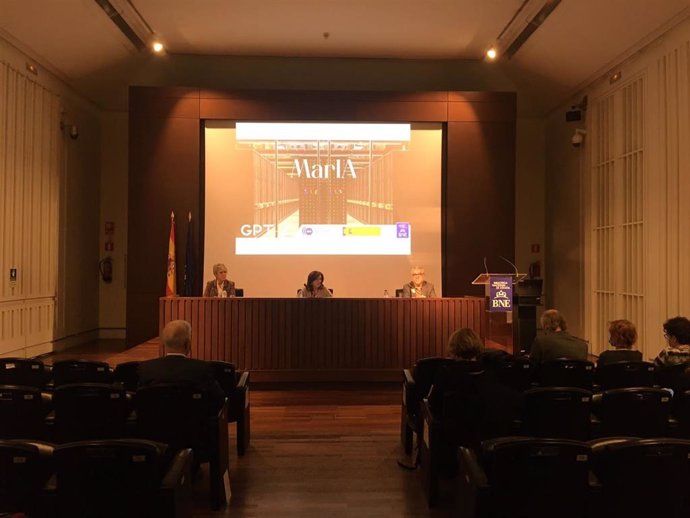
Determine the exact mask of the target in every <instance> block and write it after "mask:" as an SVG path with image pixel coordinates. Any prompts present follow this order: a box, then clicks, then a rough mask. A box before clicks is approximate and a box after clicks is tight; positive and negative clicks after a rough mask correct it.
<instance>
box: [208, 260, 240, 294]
mask: <svg viewBox="0 0 690 518" xmlns="http://www.w3.org/2000/svg"><path fill="white" fill-rule="evenodd" d="M213 276H214V277H215V279H213V280H212V281H208V282H207V283H206V288H205V289H204V297H220V298H225V297H234V296H235V283H234V282H232V281H231V280H229V279H228V278H227V277H228V268H227V266H225V265H224V264H223V263H218V264H214V265H213Z"/></svg>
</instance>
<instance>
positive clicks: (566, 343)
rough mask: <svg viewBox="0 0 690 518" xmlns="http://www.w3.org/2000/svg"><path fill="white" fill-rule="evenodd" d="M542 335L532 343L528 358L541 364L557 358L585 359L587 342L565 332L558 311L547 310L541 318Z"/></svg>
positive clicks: (564, 323)
mask: <svg viewBox="0 0 690 518" xmlns="http://www.w3.org/2000/svg"><path fill="white" fill-rule="evenodd" d="M541 327H542V329H543V330H544V334H543V335H537V336H536V337H535V339H534V342H533V343H532V349H531V354H530V357H531V359H532V360H533V361H534V362H535V363H537V364H541V363H544V362H547V361H550V360H556V359H558V358H567V359H572V360H586V359H587V342H585V341H584V340H582V339H581V338H577V337H575V336H573V335H571V334H569V333H568V332H567V328H568V327H567V324H566V322H565V318H563V316H562V315H561V314H560V312H559V311H558V310H555V309H547V310H546V311H544V313H543V314H542V316H541Z"/></svg>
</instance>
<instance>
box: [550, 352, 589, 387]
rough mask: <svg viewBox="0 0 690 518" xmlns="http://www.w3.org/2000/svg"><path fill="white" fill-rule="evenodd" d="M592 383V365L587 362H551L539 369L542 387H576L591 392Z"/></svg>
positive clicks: (565, 360) (561, 360)
mask: <svg viewBox="0 0 690 518" xmlns="http://www.w3.org/2000/svg"><path fill="white" fill-rule="evenodd" d="M593 382H594V364H593V363H592V362H590V361H587V360H567V359H558V360H551V361H548V362H544V363H542V364H541V366H540V367H539V384H540V385H541V386H542V387H578V388H583V389H585V390H592V384H593Z"/></svg>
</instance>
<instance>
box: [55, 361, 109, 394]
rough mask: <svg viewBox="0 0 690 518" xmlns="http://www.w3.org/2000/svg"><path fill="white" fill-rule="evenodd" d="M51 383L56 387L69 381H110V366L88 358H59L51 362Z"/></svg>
mask: <svg viewBox="0 0 690 518" xmlns="http://www.w3.org/2000/svg"><path fill="white" fill-rule="evenodd" d="M52 374H53V383H54V385H55V386H56V387H59V386H60V385H67V384H69V383H112V382H113V375H112V371H111V370H110V366H109V365H108V364H107V363H105V362H97V361H89V360H61V361H58V362H55V363H54V364H53V369H52Z"/></svg>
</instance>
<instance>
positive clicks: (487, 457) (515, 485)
mask: <svg viewBox="0 0 690 518" xmlns="http://www.w3.org/2000/svg"><path fill="white" fill-rule="evenodd" d="M458 470H459V473H458V476H457V477H456V479H455V481H456V489H457V491H456V503H457V514H456V516H458V517H459V518H489V517H492V518H495V517H502V518H508V517H513V518H552V517H555V516H558V517H559V518H647V517H650V516H659V517H664V518H681V517H685V518H686V517H687V516H690V493H689V492H688V490H687V488H688V487H690V441H687V440H681V439H667V438H653V439H638V438H609V439H600V440H596V441H591V442H589V443H587V442H581V441H574V440H567V439H545V438H528V437H502V438H499V439H493V440H489V441H485V442H483V443H482V445H481V448H479V449H478V450H475V451H473V450H470V449H468V448H464V447H461V448H460V449H459V451H458Z"/></svg>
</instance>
